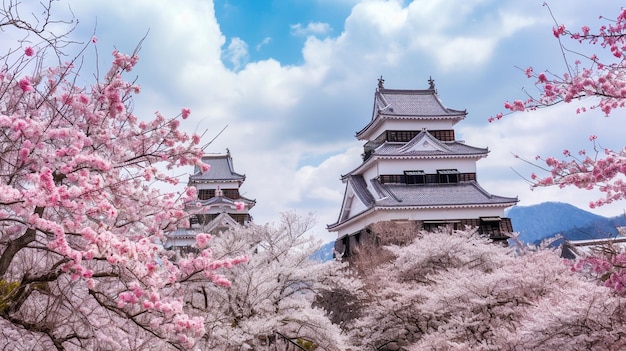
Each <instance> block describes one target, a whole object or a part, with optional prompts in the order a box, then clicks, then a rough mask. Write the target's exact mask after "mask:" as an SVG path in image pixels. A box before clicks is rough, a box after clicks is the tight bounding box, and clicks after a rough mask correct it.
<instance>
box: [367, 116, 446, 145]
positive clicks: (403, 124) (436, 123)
mask: <svg viewBox="0 0 626 351" xmlns="http://www.w3.org/2000/svg"><path fill="white" fill-rule="evenodd" d="M424 128H426V129H431V130H438V129H443V130H446V129H453V124H452V121H451V120H416V119H409V120H384V121H383V123H381V124H380V125H379V126H378V127H377V128H375V129H373V130H372V131H370V132H369V134H368V138H367V139H368V140H372V139H375V138H376V137H377V136H379V135H381V134H382V133H383V132H384V131H386V130H422V129H424Z"/></svg>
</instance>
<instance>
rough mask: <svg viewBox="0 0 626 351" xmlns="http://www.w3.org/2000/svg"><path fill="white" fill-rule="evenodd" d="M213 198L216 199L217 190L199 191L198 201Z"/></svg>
mask: <svg viewBox="0 0 626 351" xmlns="http://www.w3.org/2000/svg"><path fill="white" fill-rule="evenodd" d="M212 197H215V189H200V190H198V200H208V199H210V198H212Z"/></svg>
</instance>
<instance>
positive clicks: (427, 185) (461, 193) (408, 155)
mask: <svg viewBox="0 0 626 351" xmlns="http://www.w3.org/2000/svg"><path fill="white" fill-rule="evenodd" d="M383 83H384V80H383V79H382V77H381V78H380V79H379V81H378V88H377V89H376V92H375V94H374V110H373V112H372V118H371V121H370V122H369V123H368V124H367V125H366V126H365V127H364V128H363V129H361V130H360V131H358V132H357V133H356V137H357V139H358V140H364V141H365V144H364V147H363V148H364V153H363V155H362V156H363V163H361V164H360V165H359V166H358V167H357V168H355V169H354V170H352V171H350V172H349V173H348V174H346V175H343V176H342V177H341V180H342V181H343V183H345V184H346V189H345V193H344V197H343V203H342V204H341V211H340V213H339V218H338V220H337V222H335V223H333V224H330V225H328V227H327V228H328V230H329V231H331V232H337V234H338V239H337V241H336V243H335V249H336V250H337V252H340V253H344V255H345V256H349V255H350V251H351V250H352V249H353V248H354V247H355V245H357V244H358V243H359V242H361V241H363V240H364V238H365V237H366V236H367V235H371V234H372V225H373V224H376V223H382V224H383V226H382V227H384V228H388V229H390V228H397V226H398V225H399V224H400V225H404V227H405V228H407V226H408V227H410V228H412V230H413V231H415V232H416V231H418V230H433V229H435V228H437V227H440V226H447V227H450V228H453V229H464V228H465V226H472V227H478V230H479V232H480V233H482V234H484V235H487V236H489V237H490V238H492V239H493V240H506V239H507V238H508V237H507V236H506V233H510V232H512V231H513V228H512V225H511V220H510V219H509V218H504V210H505V209H506V208H508V207H510V206H513V205H515V204H516V203H517V201H518V199H517V198H511V197H502V196H497V195H492V194H490V193H489V192H487V191H486V190H485V189H483V188H482V187H481V186H480V185H479V184H478V181H477V179H478V178H477V176H476V161H478V160H480V159H481V158H483V157H487V155H488V153H489V150H488V149H487V148H479V147H474V146H470V145H466V144H465V143H464V142H463V141H459V140H456V138H455V133H454V125H455V124H456V123H458V122H460V121H461V120H463V119H464V118H465V117H466V115H467V111H460V110H453V109H450V108H447V107H445V106H444V105H443V104H442V102H441V100H440V99H439V96H438V95H437V90H435V84H434V81H433V80H432V79H430V80H429V83H430V87H429V88H428V89H425V90H396V89H386V88H385V87H384V86H383ZM379 228H380V226H379ZM374 234H376V233H374Z"/></svg>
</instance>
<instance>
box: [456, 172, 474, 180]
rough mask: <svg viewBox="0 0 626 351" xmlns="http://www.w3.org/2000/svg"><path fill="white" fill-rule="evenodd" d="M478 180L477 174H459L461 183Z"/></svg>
mask: <svg viewBox="0 0 626 351" xmlns="http://www.w3.org/2000/svg"><path fill="white" fill-rule="evenodd" d="M472 180H476V173H459V182H470V181H472Z"/></svg>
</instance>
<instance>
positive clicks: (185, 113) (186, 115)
mask: <svg viewBox="0 0 626 351" xmlns="http://www.w3.org/2000/svg"><path fill="white" fill-rule="evenodd" d="M190 114H191V110H190V109H188V108H183V109H182V112H181V115H182V117H183V119H187V117H189V115H190Z"/></svg>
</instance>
